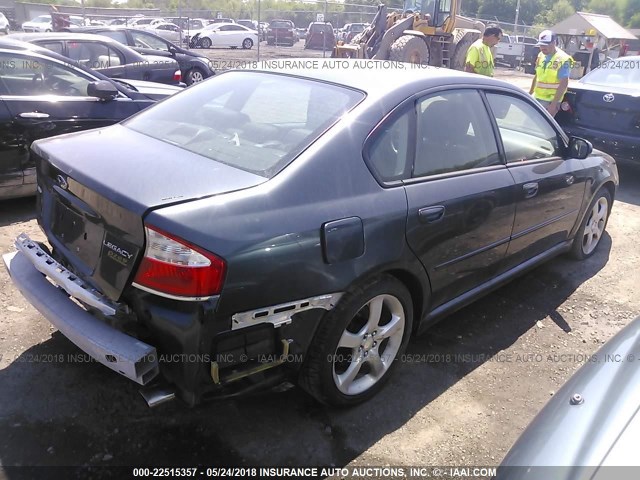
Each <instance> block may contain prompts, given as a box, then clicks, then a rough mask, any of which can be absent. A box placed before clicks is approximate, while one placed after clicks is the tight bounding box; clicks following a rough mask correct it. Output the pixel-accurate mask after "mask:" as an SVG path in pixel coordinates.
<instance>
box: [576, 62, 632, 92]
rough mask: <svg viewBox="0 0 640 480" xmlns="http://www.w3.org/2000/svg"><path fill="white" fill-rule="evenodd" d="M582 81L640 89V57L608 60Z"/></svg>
mask: <svg viewBox="0 0 640 480" xmlns="http://www.w3.org/2000/svg"><path fill="white" fill-rule="evenodd" d="M580 81H581V83H586V84H592V85H604V86H616V87H621V88H629V89H640V57H628V58H627V57H620V58H617V59H615V60H607V61H605V62H603V63H602V64H601V65H600V67H599V68H596V69H595V70H592V71H591V72H589V73H588V74H587V75H585V76H584V77H583V78H582V80H580Z"/></svg>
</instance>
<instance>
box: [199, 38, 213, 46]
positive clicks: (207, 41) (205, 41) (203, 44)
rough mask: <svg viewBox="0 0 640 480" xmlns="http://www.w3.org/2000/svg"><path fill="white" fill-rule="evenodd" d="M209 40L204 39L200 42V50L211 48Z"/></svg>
mask: <svg viewBox="0 0 640 480" xmlns="http://www.w3.org/2000/svg"><path fill="white" fill-rule="evenodd" d="M211 43H212V42H211V39H210V38H208V37H204V38H203V39H201V40H200V46H201V47H202V48H211Z"/></svg>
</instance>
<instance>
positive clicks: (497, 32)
mask: <svg viewBox="0 0 640 480" xmlns="http://www.w3.org/2000/svg"><path fill="white" fill-rule="evenodd" d="M501 38H502V29H500V28H499V27H488V28H486V29H485V31H484V34H483V35H482V38H479V39H478V40H476V41H475V42H473V43H472V44H471V46H470V47H469V50H467V59H466V60H465V65H464V71H465V72H469V73H477V74H479V75H486V76H487V77H493V68H494V64H493V53H492V52H491V49H492V48H493V47H495V46H496V45H497V44H498V42H499V41H500V39H501Z"/></svg>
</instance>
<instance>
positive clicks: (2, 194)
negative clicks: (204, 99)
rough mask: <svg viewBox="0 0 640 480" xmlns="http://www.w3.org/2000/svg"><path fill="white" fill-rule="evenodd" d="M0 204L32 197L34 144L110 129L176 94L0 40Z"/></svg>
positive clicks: (33, 47)
mask: <svg viewBox="0 0 640 480" xmlns="http://www.w3.org/2000/svg"><path fill="white" fill-rule="evenodd" d="M0 64H1V65H3V68H2V69H0V132H1V135H0V139H1V140H0V142H1V146H0V149H1V150H2V156H1V157H0V200H1V199H6V198H14V197H21V196H29V195H34V194H35V193H36V183H35V182H36V178H35V176H36V172H35V165H34V164H33V161H32V160H30V158H29V147H30V145H31V142H32V141H33V140H36V139H38V138H44V137H50V136H54V135H58V134H61V133H67V132H76V131H78V130H85V129H89V128H95V127H103V126H105V125H111V124H113V123H115V122H118V121H119V120H123V119H125V118H127V117H128V116H130V115H132V114H134V113H137V112H138V111H140V110H142V109H143V108H146V107H147V106H149V105H151V104H152V103H154V102H155V101H157V100H159V99H162V98H165V97H167V96H169V95H171V94H173V93H175V92H177V91H180V90H181V89H180V88H178V87H172V86H168V85H163V84H158V83H150V82H141V81H135V80H124V83H118V82H116V81H112V80H109V79H108V78H107V77H105V76H103V75H102V74H100V73H97V72H95V71H91V70H89V69H86V68H84V67H82V66H81V65H80V64H77V63H76V62H71V61H69V59H68V58H66V57H63V56H61V55H58V54H56V53H54V52H52V51H50V50H48V49H45V48H39V47H36V46H34V45H31V44H27V43H22V42H16V41H11V40H9V39H1V40H0Z"/></svg>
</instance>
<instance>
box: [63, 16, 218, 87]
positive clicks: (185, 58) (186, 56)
mask: <svg viewBox="0 0 640 480" xmlns="http://www.w3.org/2000/svg"><path fill="white" fill-rule="evenodd" d="M72 31H74V32H83V33H92V34H98V35H103V36H105V37H109V38H112V39H113V40H115V41H117V42H120V43H122V44H124V45H127V46H129V47H130V48H132V49H133V50H135V51H136V52H138V53H140V54H142V55H155V56H162V57H170V58H173V59H174V60H175V61H177V62H178V65H179V66H180V71H181V72H182V78H183V80H184V82H185V83H186V84H187V85H191V84H192V83H197V82H201V81H202V80H204V79H206V78H209V77H210V76H212V75H215V73H216V72H215V70H214V69H213V67H212V64H211V61H210V60H209V59H208V58H207V57H206V56H205V55H203V54H201V53H199V52H195V51H193V50H187V49H186V48H182V47H179V46H178V45H176V44H174V43H171V42H170V41H168V40H165V39H164V38H161V37H159V36H158V35H156V34H155V33H153V31H151V30H138V29H135V28H127V27H106V28H105V27H90V28H77V29H73V30H72Z"/></svg>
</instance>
